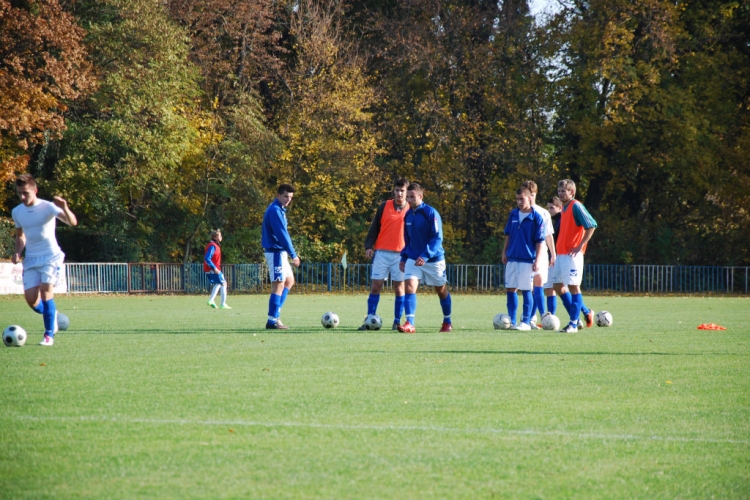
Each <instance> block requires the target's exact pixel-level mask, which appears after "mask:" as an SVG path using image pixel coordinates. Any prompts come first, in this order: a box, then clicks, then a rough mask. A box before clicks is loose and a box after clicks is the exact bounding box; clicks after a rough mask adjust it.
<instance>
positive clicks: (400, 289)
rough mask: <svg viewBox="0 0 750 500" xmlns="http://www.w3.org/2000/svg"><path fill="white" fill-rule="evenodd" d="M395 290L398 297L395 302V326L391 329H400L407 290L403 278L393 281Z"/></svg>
mask: <svg viewBox="0 0 750 500" xmlns="http://www.w3.org/2000/svg"><path fill="white" fill-rule="evenodd" d="M393 291H394V293H395V294H396V297H395V299H394V303H393V326H392V327H391V330H398V326H399V325H400V324H401V316H403V314H404V293H406V292H405V286H404V281H403V279H402V280H401V281H393Z"/></svg>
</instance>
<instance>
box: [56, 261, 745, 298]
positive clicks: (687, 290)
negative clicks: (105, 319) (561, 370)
mask: <svg viewBox="0 0 750 500" xmlns="http://www.w3.org/2000/svg"><path fill="white" fill-rule="evenodd" d="M65 269H66V278H67V282H68V291H69V292H70V293H203V292H205V291H206V290H208V289H209V288H210V285H209V282H208V280H207V279H206V275H205V273H204V272H203V265H202V264H200V263H198V264H188V265H182V264H171V263H131V264H104V263H91V264H65ZM221 269H222V271H223V272H224V275H225V277H226V279H227V285H228V288H229V290H230V291H231V292H234V293H237V292H240V293H267V292H269V291H270V288H271V287H270V284H269V281H268V271H267V269H266V265H265V264H229V265H224V266H221ZM370 270H371V265H370V264H349V266H348V267H347V269H344V268H343V267H342V266H341V264H338V263H336V264H333V263H303V264H302V265H301V266H300V267H299V268H296V269H294V273H295V281H296V285H295V291H296V292H301V293H316V292H366V291H368V290H369V289H370ZM447 275H448V283H449V285H450V288H451V291H452V292H458V293H496V292H502V291H504V286H503V283H504V279H505V266H503V265H499V264H448V265H447ZM749 280H750V267H720V266H646V265H604V264H590V265H587V266H586V269H585V273H584V277H583V284H582V287H583V289H584V290H586V291H587V292H600V293H637V294H644V293H676V294H693V293H722V294H737V295H747V294H748V291H749V286H750V281H749ZM386 286H387V287H390V286H391V283H390V282H387V283H386Z"/></svg>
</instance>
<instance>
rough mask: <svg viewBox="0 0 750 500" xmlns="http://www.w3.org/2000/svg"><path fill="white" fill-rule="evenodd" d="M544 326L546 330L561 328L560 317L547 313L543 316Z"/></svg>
mask: <svg viewBox="0 0 750 500" xmlns="http://www.w3.org/2000/svg"><path fill="white" fill-rule="evenodd" d="M542 328H544V329H545V330H559V329H560V318H558V317H557V316H555V315H554V314H545V315H544V316H542Z"/></svg>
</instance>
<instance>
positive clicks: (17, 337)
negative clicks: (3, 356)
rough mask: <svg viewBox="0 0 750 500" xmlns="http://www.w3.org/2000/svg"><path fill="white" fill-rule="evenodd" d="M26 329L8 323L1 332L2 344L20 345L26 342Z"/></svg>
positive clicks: (7, 345) (9, 345)
mask: <svg viewBox="0 0 750 500" xmlns="http://www.w3.org/2000/svg"><path fill="white" fill-rule="evenodd" d="M26 337H27V335H26V330H24V329H23V328H21V327H20V326H18V325H10V326H9V327H8V328H6V329H5V331H4V332H3V344H5V345H6V347H21V346H22V345H24V344H25V343H26Z"/></svg>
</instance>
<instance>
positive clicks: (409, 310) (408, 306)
mask: <svg viewBox="0 0 750 500" xmlns="http://www.w3.org/2000/svg"><path fill="white" fill-rule="evenodd" d="M404 312H405V313H406V321H408V322H409V323H411V324H412V325H413V324H414V316H415V315H416V313H417V294H416V293H407V294H406V295H404Z"/></svg>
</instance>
